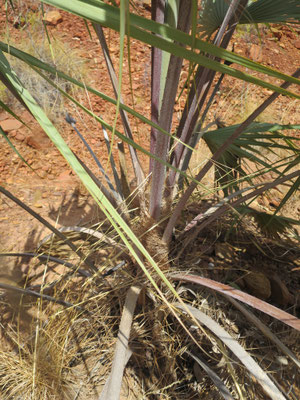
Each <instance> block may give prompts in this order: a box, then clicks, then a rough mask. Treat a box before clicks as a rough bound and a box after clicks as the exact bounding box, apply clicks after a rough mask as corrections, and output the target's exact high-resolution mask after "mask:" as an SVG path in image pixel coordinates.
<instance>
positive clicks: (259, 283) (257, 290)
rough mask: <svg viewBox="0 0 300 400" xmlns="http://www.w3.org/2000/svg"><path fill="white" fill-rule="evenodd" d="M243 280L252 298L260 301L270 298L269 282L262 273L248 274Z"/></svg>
mask: <svg viewBox="0 0 300 400" xmlns="http://www.w3.org/2000/svg"><path fill="white" fill-rule="evenodd" d="M243 279H244V282H245V284H246V286H247V288H248V289H249V291H250V292H251V294H252V295H253V296H256V297H258V298H260V299H262V300H267V299H268V298H269V297H270V296H271V283H270V280H269V279H268V278H267V276H266V275H265V274H263V273H262V272H250V273H249V274H247V275H246V276H244V277H243Z"/></svg>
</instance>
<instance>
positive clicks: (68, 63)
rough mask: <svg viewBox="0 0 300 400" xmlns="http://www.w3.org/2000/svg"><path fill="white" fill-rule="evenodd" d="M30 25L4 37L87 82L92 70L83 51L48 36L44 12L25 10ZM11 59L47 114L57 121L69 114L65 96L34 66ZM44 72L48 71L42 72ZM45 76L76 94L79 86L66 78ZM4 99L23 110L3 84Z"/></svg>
mask: <svg viewBox="0 0 300 400" xmlns="http://www.w3.org/2000/svg"><path fill="white" fill-rule="evenodd" d="M22 15H23V17H22V18H24V21H26V24H25V26H24V27H23V28H21V29H20V32H19V35H18V36H17V39H16V40H13V39H12V38H11V37H10V35H9V34H8V33H6V34H5V38H3V40H4V42H6V43H8V44H10V45H12V46H16V47H17V48H18V49H20V50H22V51H24V52H26V53H29V54H30V55H32V56H34V57H36V58H37V59H39V60H41V61H43V62H45V63H47V64H50V65H51V66H52V67H55V68H57V69H58V70H60V71H64V73H66V74H68V75H69V76H71V77H72V78H74V79H77V80H81V81H85V80H86V78H87V72H88V69H87V67H86V65H85V64H86V60H85V59H84V58H83V56H82V54H81V53H80V52H79V51H78V50H76V49H74V48H71V47H70V46H69V45H68V44H67V43H66V42H65V41H63V40H60V39H59V37H55V38H53V37H52V36H49V35H48V36H47V34H46V31H45V27H44V25H43V23H42V13H41V11H39V12H34V13H33V12H31V11H30V10H29V11H28V10H27V11H24V14H23V13H22ZM8 59H9V62H10V64H11V66H12V68H13V69H14V71H15V72H16V74H17V75H18V77H19V79H20V80H21V82H22V83H23V85H24V86H25V87H26V88H27V89H28V90H29V91H30V93H32V95H33V97H34V98H35V100H36V101H37V103H38V104H39V105H40V106H41V107H42V108H43V109H44V111H45V112H46V114H47V115H48V116H49V118H50V119H51V120H52V121H53V122H57V121H59V120H60V119H62V118H64V117H65V115H64V114H65V112H64V99H63V96H62V94H61V93H60V92H59V91H58V90H57V89H56V88H54V87H53V86H52V85H51V84H50V83H48V82H47V81H46V80H45V79H44V78H42V77H41V76H40V75H38V74H37V73H36V72H35V71H34V70H33V69H31V68H30V67H29V66H27V65H26V64H25V63H23V62H22V61H20V60H18V59H16V58H15V57H9V56H8ZM41 72H43V73H44V71H41ZM45 75H46V76H47V77H48V78H50V79H52V80H54V82H55V84H56V85H57V86H59V87H60V88H61V89H62V90H64V91H66V92H68V93H69V94H70V95H72V96H76V94H77V93H78V88H76V86H74V85H72V84H70V83H69V82H66V81H65V80H63V79H60V78H58V77H55V76H53V75H52V74H50V73H45ZM0 93H2V95H3V97H2V99H4V101H5V102H6V103H7V105H8V106H10V107H11V108H12V109H13V110H17V109H19V107H20V105H19V103H18V101H17V100H16V99H15V97H14V96H13V95H12V94H11V93H10V92H9V91H8V90H6V89H5V87H4V86H3V84H1V85H0Z"/></svg>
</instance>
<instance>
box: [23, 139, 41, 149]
mask: <svg viewBox="0 0 300 400" xmlns="http://www.w3.org/2000/svg"><path fill="white" fill-rule="evenodd" d="M26 144H27V145H28V146H29V147H32V148H33V149H36V150H40V149H41V148H42V146H41V145H40V144H39V142H37V141H36V140H35V138H34V137H33V136H29V137H28V138H27V139H26Z"/></svg>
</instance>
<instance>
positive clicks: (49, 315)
mask: <svg viewBox="0 0 300 400" xmlns="http://www.w3.org/2000/svg"><path fill="white" fill-rule="evenodd" d="M226 224H227V222H223V228H222V229H220V228H221V227H220V225H219V224H218V225H219V227H218V226H217V225H216V226H215V227H211V228H210V229H209V231H208V232H206V236H207V238H208V241H209V242H210V243H211V245H212V246H214V244H213V242H214V240H217V237H216V232H218V231H219V236H220V234H221V232H222V231H223V232H224V229H225V225H226ZM226 229H228V227H227V228H226ZM110 235H112V233H110ZM222 235H223V233H222ZM213 237H214V238H213ZM238 237H239V238H240V240H241V238H242V236H241V235H240V234H239V235H238ZM73 238H74V237H73ZM114 239H115V237H114ZM149 240H150V239H149V238H147V240H146V241H149ZM199 240H200V242H199ZM219 240H220V237H219ZM80 243H81V246H82V250H84V251H88V249H89V248H90V249H92V252H93V254H94V257H96V255H97V258H95V260H97V265H98V266H99V267H100V270H101V271H103V270H106V269H107V268H109V267H111V261H110V262H108V261H107V258H108V257H111V260H114V262H113V264H114V263H116V262H117V261H118V260H119V259H120V255H117V254H118V251H116V250H114V249H113V248H109V247H108V246H107V244H105V243H104V242H102V243H94V244H91V243H90V242H89V241H87V240H82V238H80V239H79V238H77V242H76V244H80ZM59 246H60V244H59V243H56V242H52V250H54V248H55V252H54V253H55V254H56V255H59V253H60V249H59ZM200 249H201V238H199V239H197V240H196V241H194V243H193V244H192V245H191V247H190V248H189V249H188V253H186V254H184V257H182V258H181V259H180V260H177V262H175V259H174V261H173V262H172V263H171V267H170V269H169V272H167V274H168V273H170V274H174V273H175V272H177V271H185V272H186V271H187V270H190V271H191V272H193V273H196V274H197V273H200V274H201V275H202V276H211V274H213V276H214V277H215V278H216V279H218V278H221V276H223V277H224V276H225V280H227V281H228V279H229V280H230V281H235V280H236V278H237V276H239V274H240V272H243V266H242V265H241V267H240V268H233V266H230V265H227V266H226V262H225V261H226V260H225V261H223V263H222V262H219V263H218V265H217V264H216V265H215V268H214V270H213V271H211V268H210V267H209V265H208V260H209V257H207V256H206V254H205V251H203V252H202V254H201V251H200ZM62 254H63V256H64V258H66V252H65V249H62ZM108 255H109V256H108ZM174 257H175V255H174ZM236 257H237V256H236V255H235V258H236ZM199 258H201V259H202V261H201V263H200V264H199ZM232 262H233V263H236V261H234V260H233V261H232ZM81 267H82V266H81ZM236 267H237V265H236ZM41 268H42V269H44V268H45V267H44V266H39V267H38V268H37V266H36V265H34V263H33V268H32V269H31V281H30V282H31V284H34V283H35V282H34V279H33V278H34V276H35V274H37V275H38V271H40V269H41ZM53 268H56V269H57V268H58V267H55V266H54V265H53ZM240 270H241V271H240ZM57 274H58V275H62V274H63V272H62V270H59V269H57ZM224 274H225V275H224ZM54 276H55V275H54V272H53V269H52V265H51V263H48V266H47V272H46V274H45V277H44V285H45V284H46V283H50V282H53V279H54ZM56 276H57V275H56ZM61 278H62V279H60V280H58V282H57V284H56V285H55V286H54V288H53V289H52V290H51V294H52V295H54V296H55V297H57V298H64V299H65V300H66V301H69V302H71V303H73V304H77V305H81V306H83V307H84V308H85V309H86V310H87V312H85V313H80V312H78V311H76V310H74V309H69V310H66V309H64V308H63V307H61V306H58V305H54V304H47V303H46V302H45V301H43V302H39V303H38V304H36V303H28V300H26V299H25V298H23V299H20V301H21V302H24V301H25V300H26V302H25V303H24V309H25V310H27V312H28V313H29V310H32V309H34V310H35V312H34V313H33V312H31V313H30V315H32V314H33V317H32V319H31V321H30V323H28V322H27V330H26V331H24V329H19V328H18V327H20V326H23V325H22V323H21V321H20V319H22V313H17V312H16V310H15V311H14V312H13V313H12V315H11V316H10V318H7V320H6V321H4V320H2V323H1V334H2V337H3V340H2V343H6V345H7V347H6V349H3V350H2V351H1V354H0V371H1V374H0V393H1V398H3V399H11V398H16V399H21V398H24V399H41V398H44V399H60V400H61V399H75V398H77V399H85V398H91V399H97V398H98V397H99V394H100V392H101V388H102V387H103V385H104V383H105V381H106V379H107V376H108V373H109V370H110V367H111V362H112V358H113V352H114V343H115V340H116V335H117V331H118V326H119V322H120V314H121V310H122V307H123V304H124V299H125V296H126V293H127V291H128V289H129V287H131V286H132V285H140V286H143V287H145V290H144V291H143V295H142V296H141V297H140V301H139V304H138V306H137V310H136V315H135V317H134V323H133V329H132V332H131V338H130V348H131V349H132V350H133V356H132V358H131V360H130V361H129V364H128V367H127V369H126V373H125V376H124V380H123V389H122V393H123V396H124V398H126V396H127V398H132V399H134V398H141V399H142V398H143V399H156V398H165V399H193V398H194V399H202V398H203V399H204V398H205V399H207V398H208V399H219V398H221V397H220V395H219V393H218V391H217V389H216V387H215V386H214V385H213V384H212V382H211V381H210V379H209V378H208V376H207V375H206V374H205V373H204V372H203V371H201V370H199V366H197V363H195V362H194V361H193V359H192V358H191V357H190V356H189V355H188V353H186V350H189V351H191V352H193V353H194V354H199V352H200V350H199V348H197V347H196V346H195V344H193V342H192V341H191V339H190V338H189V337H188V336H187V334H186V332H185V331H184V330H183V328H182V327H181V326H180V325H179V324H178V321H177V320H176V319H174V316H173V315H172V313H170V310H169V309H168V307H167V306H166V305H165V304H164V302H163V301H162V300H161V299H160V298H159V297H158V296H157V294H156V292H154V291H153V290H152V288H151V287H150V286H149V284H148V282H147V281H146V279H145V278H144V277H143V276H142V275H141V274H138V277H137V272H136V270H135V268H133V266H132V265H127V266H126V267H123V269H120V270H118V271H117V272H115V273H114V274H113V275H111V276H109V277H107V278H105V279H104V278H102V277H101V276H93V277H91V278H89V279H84V278H76V279H66V278H63V277H62V276H61ZM39 279H40V278H39ZM37 282H40V280H37ZM162 290H163V291H164V294H165V295H166V296H167V298H168V300H169V301H170V302H172V301H174V298H173V295H172V294H170V293H168V291H166V289H164V288H163V287H162ZM177 291H178V293H179V294H180V296H181V298H182V299H183V300H184V301H186V302H187V303H188V304H191V305H193V306H195V307H197V308H199V309H201V310H202V311H204V312H205V313H206V314H208V315H210V316H211V317H212V318H213V319H214V320H215V321H217V322H218V323H219V324H220V325H221V326H223V327H224V328H225V329H226V330H227V331H228V332H229V333H230V334H231V335H232V336H233V337H234V338H236V339H237V340H238V341H239V342H240V343H241V344H243V346H244V347H245V348H246V349H247V350H248V351H249V352H250V353H251V354H252V355H254V356H255V358H257V359H258V360H259V363H260V365H261V366H262V367H263V368H264V369H265V370H266V371H269V372H270V373H271V374H272V376H273V377H274V379H275V380H277V381H278V382H279V383H280V384H281V385H282V387H283V389H284V390H285V391H288V390H289V388H290V389H291V390H292V391H291V394H290V398H291V399H293V398H294V399H296V397H295V395H293V390H296V389H297V387H298V384H297V383H296V381H295V380H294V378H293V377H294V373H295V370H294V368H293V365H292V363H291V362H288V361H287V360H286V358H285V357H282V355H281V354H280V351H279V350H278V349H277V348H276V346H274V345H272V344H271V343H270V342H269V340H268V339H266V338H265V337H264V336H263V335H262V334H260V333H259V332H258V331H257V330H256V329H253V326H251V323H249V322H248V321H247V320H246V319H245V317H244V316H242V314H240V313H239V312H238V311H237V310H235V309H234V308H232V306H229V304H228V302H227V301H226V300H225V299H223V298H221V297H219V296H216V294H215V293H213V292H210V291H208V290H204V289H199V288H197V287H192V286H190V285H186V284H184V285H183V284H180V285H178V286H177ZM47 293H48V292H47ZM1 308H2V310H3V311H5V310H6V312H7V310H11V304H9V302H8V299H7V298H6V301H2V304H1ZM2 315H4V312H3V314H2ZM6 315H7V313H6ZM13 316H14V318H12V317H13ZM260 318H261V319H262V321H263V320H264V318H265V317H264V316H263V315H261V316H260ZM185 324H186V326H187V327H188V329H189V330H190V331H191V332H192V334H193V335H194V337H195V339H196V340H197V342H198V344H199V346H200V348H201V357H202V359H204V361H205V362H206V363H207V365H209V366H210V368H212V369H213V370H214V371H216V372H217V373H218V375H219V377H220V378H221V379H222V380H223V381H224V382H225V383H226V385H227V387H228V388H229V390H230V392H231V393H232V395H233V397H234V398H243V399H265V398H266V397H265V395H264V394H263V393H262V392H261V390H260V388H259V387H258V385H257V384H256V383H255V381H253V380H252V378H251V377H250V376H248V374H247V371H246V370H245V369H244V368H243V367H242V366H241V365H239V363H237V362H236V359H235V357H234V356H233V355H232V354H231V353H230V352H229V351H227V350H226V349H225V348H224V346H223V345H222V344H221V343H220V341H219V339H218V338H217V337H215V336H214V335H213V334H211V333H210V332H209V331H208V330H206V329H204V328H203V329H201V330H200V329H199V328H197V327H196V326H194V325H193V324H192V323H191V322H189V321H188V320H186V321H185ZM272 330H273V332H277V335H278V336H279V338H280V339H281V340H282V341H283V342H284V343H285V344H287V345H289V346H290V347H291V349H292V350H294V351H295V352H297V351H298V350H299V348H298V349H297V346H296V341H297V338H296V337H295V332H293V331H292V330H291V329H289V328H286V327H283V326H282V324H280V323H275V324H274V325H273V326H272ZM296 336H297V335H296ZM297 337H298V336H297ZM286 362H287V364H286ZM294 387H295V388H294ZM76 396H77V397H76ZM97 396H98V397H97ZM293 396H294V397H293Z"/></svg>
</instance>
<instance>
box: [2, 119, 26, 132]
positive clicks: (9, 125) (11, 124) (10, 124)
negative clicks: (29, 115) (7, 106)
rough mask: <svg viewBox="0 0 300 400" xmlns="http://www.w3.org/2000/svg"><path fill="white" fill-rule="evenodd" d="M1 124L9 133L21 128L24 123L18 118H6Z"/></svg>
mask: <svg viewBox="0 0 300 400" xmlns="http://www.w3.org/2000/svg"><path fill="white" fill-rule="evenodd" d="M0 126H1V128H2V129H3V130H4V132H6V133H7V132H10V131H15V130H17V129H19V128H21V126H22V123H21V122H19V121H18V120H17V119H6V120H4V121H1V122H0Z"/></svg>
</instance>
